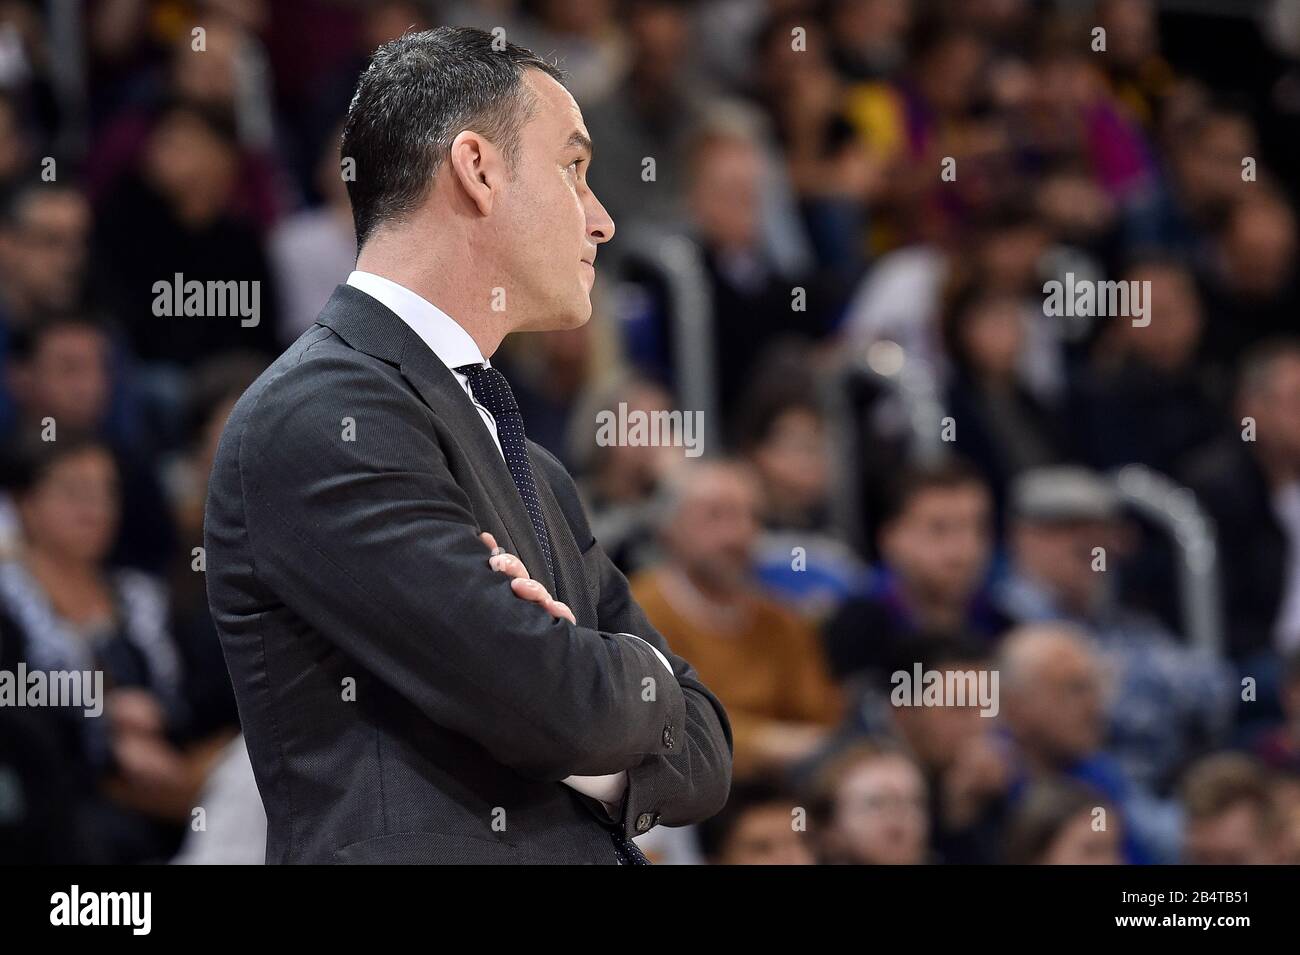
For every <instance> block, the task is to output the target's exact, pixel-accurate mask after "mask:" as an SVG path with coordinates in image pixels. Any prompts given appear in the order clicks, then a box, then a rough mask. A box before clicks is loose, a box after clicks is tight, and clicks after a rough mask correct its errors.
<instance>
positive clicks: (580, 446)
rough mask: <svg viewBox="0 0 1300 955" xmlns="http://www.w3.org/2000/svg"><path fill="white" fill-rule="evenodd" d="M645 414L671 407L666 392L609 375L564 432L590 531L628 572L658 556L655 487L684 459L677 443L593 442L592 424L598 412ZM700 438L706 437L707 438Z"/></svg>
mask: <svg viewBox="0 0 1300 955" xmlns="http://www.w3.org/2000/svg"><path fill="white" fill-rule="evenodd" d="M620 406H626V408H627V414H628V416H629V418H630V416H631V415H633V414H636V415H645V416H646V420H653V418H651V417H650V416H652V415H654V414H656V413H662V414H666V413H669V412H671V411H672V395H670V394H669V393H668V391H667V389H665V388H664V387H663V386H662V385H660V384H659V383H658V382H656V381H654V380H653V379H651V378H648V377H646V376H644V375H641V374H638V373H637V372H635V371H628V372H625V373H623V374H621V375H617V376H615V377H614V378H613V379H612V380H611V381H610V382H608V383H607V384H606V385H604V386H603V387H601V388H598V389H596V390H595V391H594V392H593V393H592V394H591V395H590V398H589V400H588V401H585V402H583V404H582V406H581V407H580V408H579V409H578V410H577V411H576V412H575V421H576V422H577V423H578V424H579V425H583V424H584V423H585V424H590V425H591V426H590V427H575V428H574V430H573V431H572V433H571V435H570V439H571V440H570V444H571V445H572V449H571V451H570V458H571V459H572V460H573V461H574V464H575V466H576V467H577V468H578V469H579V470H580V471H581V473H583V474H584V475H585V476H584V477H583V479H582V480H581V481H580V483H579V488H580V490H581V491H582V494H583V497H584V498H585V500H586V503H587V508H588V513H589V514H590V515H591V530H592V533H593V534H594V535H595V537H596V540H598V541H600V542H601V545H602V546H603V547H604V548H605V552H606V553H607V554H609V556H610V559H611V560H612V561H614V563H615V564H616V565H617V566H618V568H619V569H620V570H621V571H623V573H625V574H628V575H631V574H634V573H636V572H637V571H639V570H643V569H644V568H645V567H646V566H647V565H649V564H651V563H654V562H655V561H656V560H657V559H658V540H657V537H658V534H657V532H656V528H655V524H656V521H657V519H658V512H657V509H658V501H657V499H656V492H657V490H658V488H659V487H660V485H661V483H662V482H663V481H664V479H665V478H666V477H667V475H668V474H669V473H670V472H671V471H672V470H673V469H675V468H677V467H680V466H681V465H682V464H683V462H685V461H686V460H687V459H686V457H685V455H684V453H683V449H682V448H675V447H670V446H667V445H654V444H650V443H643V444H633V443H631V442H620V441H615V442H612V443H599V442H598V441H597V440H596V438H597V432H596V428H595V425H594V422H595V416H596V415H597V414H599V413H600V412H602V411H605V412H610V413H615V414H617V413H618V410H619V407H620ZM705 440H708V439H707V437H706V439H705Z"/></svg>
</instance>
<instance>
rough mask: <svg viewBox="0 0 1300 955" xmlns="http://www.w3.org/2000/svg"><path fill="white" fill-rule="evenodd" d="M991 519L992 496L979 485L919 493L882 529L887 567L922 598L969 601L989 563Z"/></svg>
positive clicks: (966, 485)
mask: <svg viewBox="0 0 1300 955" xmlns="http://www.w3.org/2000/svg"><path fill="white" fill-rule="evenodd" d="M990 516H991V512H990V504H989V495H988V492H987V491H985V490H984V488H983V487H981V486H980V485H978V484H963V485H959V486H957V487H951V488H931V489H928V490H924V491H921V492H920V493H918V494H916V495H915V496H914V497H913V498H912V500H911V501H909V502H908V504H907V505H906V507H904V509H903V511H902V513H901V514H899V516H898V517H897V518H896V519H895V520H894V521H892V522H891V523H890V524H889V526H887V527H886V528H885V529H884V532H883V534H882V537H881V549H882V551H883V553H884V557H885V561H886V562H887V563H888V564H889V566H890V568H891V569H893V570H894V571H896V572H897V573H898V574H899V575H900V576H901V577H902V578H903V580H904V581H905V582H906V583H907V584H908V585H909V586H911V587H913V588H914V589H916V590H917V591H918V592H920V593H922V594H925V595H927V596H930V597H932V598H937V599H942V600H945V601H958V600H966V599H969V597H970V595H971V594H972V593H973V592H974V590H975V588H976V587H977V586H978V585H979V582H980V578H981V577H982V576H983V574H984V569H985V565H986V563H987V561H988V555H989V539H990V536H989V535H990Z"/></svg>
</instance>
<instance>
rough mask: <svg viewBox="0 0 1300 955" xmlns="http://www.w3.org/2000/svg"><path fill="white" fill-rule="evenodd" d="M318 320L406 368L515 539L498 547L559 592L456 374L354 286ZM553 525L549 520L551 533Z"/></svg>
mask: <svg viewBox="0 0 1300 955" xmlns="http://www.w3.org/2000/svg"><path fill="white" fill-rule="evenodd" d="M316 321H317V323H318V324H321V325H325V326H326V327H328V328H330V329H332V330H333V331H334V332H335V333H337V334H338V335H339V337H341V338H342V339H343V340H344V341H346V342H347V343H348V344H349V345H351V346H352V347H353V348H355V349H357V350H358V351H363V352H365V353H366V354H368V355H373V356H374V357H376V358H379V359H382V360H383V361H386V362H388V363H389V364H392V365H396V366H397V367H398V368H400V369H401V372H402V376H403V377H404V378H405V379H406V380H407V381H408V382H409V383H410V385H411V387H412V388H414V389H415V391H416V393H417V394H419V396H420V398H421V400H423V401H424V403H425V404H426V405H428V406H429V408H430V409H432V410H433V411H434V412H435V413H437V414H438V416H439V417H441V418H442V419H443V420H444V421H446V422H447V424H448V425H450V427H451V429H452V431H453V433H454V434H455V435H456V437H457V439H458V440H459V441H460V443H461V446H462V447H463V448H464V450H465V452H466V454H467V455H468V459H469V463H470V466H471V467H472V468H473V469H474V472H475V474H477V475H478V478H479V482H480V483H481V484H482V485H483V488H484V489H485V491H486V493H487V495H488V498H489V499H490V501H491V503H492V506H493V507H494V508H495V509H496V512H497V515H498V516H499V517H500V518H501V523H502V524H503V525H504V526H505V528H506V532H507V533H508V534H509V535H510V540H509V541H499V542H498V543H500V544H501V545H502V546H504V547H505V548H506V549H507V550H509V551H510V552H511V553H513V554H514V555H515V556H516V557H518V558H519V559H520V560H522V561H523V562H524V566H525V567H527V568H528V573H529V574H530V575H531V576H532V577H534V578H535V579H537V580H539V581H541V582H542V584H543V586H545V587H546V589H547V590H549V591H550V592H551V593H555V580H554V579H553V578H552V577H551V575H550V573H548V572H547V569H546V561H545V560H544V559H543V557H542V548H541V545H540V544H538V542H537V535H536V533H534V531H533V525H532V522H531V521H530V520H529V519H528V512H527V511H525V510H524V503H523V501H522V500H521V499H520V497H519V492H518V490H516V488H515V482H514V478H512V477H511V476H510V469H509V468H507V467H506V462H505V459H504V458H502V457H501V452H500V451H499V450H497V446H496V443H495V442H494V441H493V440H492V435H491V434H490V433H489V432H488V429H487V427H486V426H485V425H484V424H483V419H482V418H480V417H479V413H478V409H477V408H475V407H474V404H473V402H471V401H470V399H469V395H467V394H465V390H464V389H463V388H461V386H460V382H458V381H457V380H456V376H455V375H453V374H452V372H451V370H450V369H449V368H448V367H447V366H446V365H444V364H443V363H442V361H441V359H439V358H438V356H437V355H435V354H434V353H433V352H432V351H430V350H429V348H428V346H427V345H425V344H424V342H422V341H421V340H420V337H419V336H418V335H416V334H415V332H414V331H412V330H411V328H410V326H408V325H407V324H406V323H405V322H404V321H402V320H401V319H400V318H399V317H398V316H396V315H394V314H393V313H392V311H390V310H389V309H388V308H387V307H386V306H385V305H383V304H381V303H380V302H378V301H376V300H375V299H373V298H371V297H370V296H369V295H367V294H366V293H365V292H362V291H360V290H359V289H355V288H353V287H352V286H350V285H340V286H339V287H338V288H336V289H335V290H334V295H333V296H332V297H331V298H330V300H329V302H328V303H327V304H326V306H325V309H324V310H323V311H322V312H321V315H320V317H319V318H318V319H317V320H316ZM533 467H534V476H535V477H537V481H538V484H539V486H540V485H543V484H544V483H545V482H544V481H543V480H542V479H541V477H540V475H538V472H537V470H536V465H535V464H534V466H533ZM547 492H549V488H547ZM550 526H551V525H550V521H548V522H547V527H548V530H549V529H550ZM552 541H554V537H552Z"/></svg>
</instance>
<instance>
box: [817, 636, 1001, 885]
mask: <svg viewBox="0 0 1300 955" xmlns="http://www.w3.org/2000/svg"><path fill="white" fill-rule="evenodd" d="M990 663H991V661H990V656H989V652H988V648H987V647H985V646H983V645H982V644H981V642H979V641H977V640H974V639H971V638H968V637H964V636H947V635H929V634H927V635H924V636H923V637H920V638H918V639H916V640H914V641H912V642H910V643H908V644H906V645H901V646H899V647H897V648H896V652H895V654H894V656H893V657H892V659H891V660H890V661H889V663H888V664H887V665H886V668H885V669H886V671H887V672H881V673H877V674H873V675H871V676H869V677H866V678H864V679H863V680H862V681H861V684H860V690H861V693H860V696H859V697H858V699H857V701H856V705H855V707H854V709H853V714H854V715H853V721H852V722H851V723H850V724H849V726H848V727H846V730H845V732H844V733H842V734H841V737H840V740H839V745H840V746H847V747H848V748H849V750H850V751H852V749H853V748H854V747H855V745H856V743H857V742H858V741H859V737H860V735H862V734H865V735H866V737H867V738H868V740H869V741H889V742H890V743H891V745H894V746H897V747H899V748H900V749H901V751H903V752H905V753H906V754H908V756H909V757H910V758H911V759H912V760H913V761H914V762H915V764H916V765H917V766H918V767H920V769H921V772H922V775H923V777H924V780H925V792H926V793H927V796H928V813H927V814H928V823H927V827H926V828H927V829H928V831H929V834H930V849H929V855H930V856H932V857H933V861H936V862H942V863H948V864H968V863H979V864H987V863H991V862H995V861H997V858H998V847H999V845H1000V840H1001V838H1002V835H1001V833H1002V826H1003V823H1004V819H1005V814H1006V798H1007V790H1008V787H1009V786H1010V783H1011V774H1010V763H1009V759H1008V753H1007V748H1006V746H1005V745H1004V744H1003V743H1002V741H1001V740H1000V739H999V738H998V737H997V736H996V735H995V733H994V729H995V727H996V721H995V719H994V718H993V717H994V716H995V715H996V714H995V713H994V712H993V711H992V710H991V709H990V710H987V711H985V710H984V709H983V708H982V706H981V704H980V702H979V700H978V699H973V698H970V697H967V698H966V699H965V700H960V699H941V700H939V701H938V705H928V706H927V705H921V706H914V705H908V704H909V700H908V698H907V696H906V694H904V696H903V698H901V699H900V698H899V697H897V696H896V695H895V691H896V690H897V689H898V687H899V686H900V683H899V679H900V676H906V677H908V678H912V677H913V676H914V674H915V671H916V668H917V667H920V669H921V672H922V673H923V674H924V673H935V674H939V675H940V676H941V677H942V678H943V680H944V681H945V683H946V682H947V681H949V680H956V679H958V678H960V679H961V680H962V681H964V682H968V680H969V678H971V677H973V678H974V679H975V680H976V684H975V685H976V686H978V681H979V679H980V676H979V674H980V673H985V674H988V673H990V672H991V665H990ZM984 679H985V681H986V685H990V686H991V684H989V683H988V681H989V679H990V677H988V676H985V678H984ZM976 695H978V694H976ZM985 712H987V714H988V715H981V714H982V713H985ZM833 758H834V756H833V755H832V756H830V757H828V760H833Z"/></svg>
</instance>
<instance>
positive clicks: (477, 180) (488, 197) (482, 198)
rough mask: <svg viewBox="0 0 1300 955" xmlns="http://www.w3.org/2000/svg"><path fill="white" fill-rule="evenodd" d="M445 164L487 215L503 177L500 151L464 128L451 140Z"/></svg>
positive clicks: (457, 182) (476, 204)
mask: <svg viewBox="0 0 1300 955" xmlns="http://www.w3.org/2000/svg"><path fill="white" fill-rule="evenodd" d="M448 167H449V170H450V172H451V175H452V176H453V177H454V179H455V182H456V184H457V185H458V186H459V187H460V189H461V190H462V191H464V193H465V195H466V197H467V198H468V199H469V201H470V202H472V203H474V205H475V206H477V207H478V211H479V212H480V213H481V214H483V215H488V214H490V213H491V212H492V205H493V202H494V201H495V199H496V194H497V190H498V189H500V188H501V186H502V184H503V183H504V182H505V179H506V168H505V157H503V156H502V155H501V151H500V150H499V149H497V148H496V146H494V145H492V143H490V142H488V141H487V140H486V139H484V138H483V136H481V135H480V134H478V133H476V132H474V131H473V130H469V129H466V130H463V131H461V132H460V133H459V134H457V136H456V138H455V139H453V140H452V141H451V155H450V156H449V157H448Z"/></svg>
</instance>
